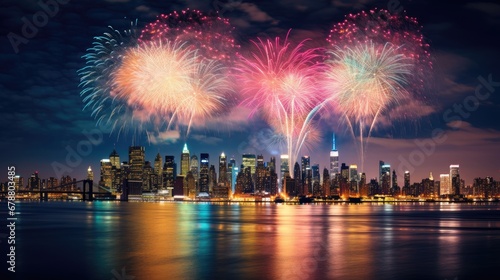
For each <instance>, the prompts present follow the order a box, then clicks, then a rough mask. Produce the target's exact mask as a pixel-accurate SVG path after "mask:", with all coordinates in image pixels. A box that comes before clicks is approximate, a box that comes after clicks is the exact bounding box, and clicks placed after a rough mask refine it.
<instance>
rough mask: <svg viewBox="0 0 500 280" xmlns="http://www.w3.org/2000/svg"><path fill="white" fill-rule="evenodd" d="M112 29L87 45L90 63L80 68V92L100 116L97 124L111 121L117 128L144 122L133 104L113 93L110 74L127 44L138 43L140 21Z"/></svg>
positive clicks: (93, 110) (93, 113) (87, 103)
mask: <svg viewBox="0 0 500 280" xmlns="http://www.w3.org/2000/svg"><path fill="white" fill-rule="evenodd" d="M109 29H110V32H106V33H104V34H103V35H102V36H98V37H95V38H94V40H95V41H94V42H93V47H92V48H89V49H87V54H85V55H84V56H83V58H84V59H85V60H86V66H85V67H83V68H81V69H80V70H79V71H78V74H79V75H80V76H81V77H80V81H81V82H80V85H79V86H80V87H82V88H83V89H82V91H81V93H80V95H81V96H82V98H83V102H84V103H85V107H84V109H85V108H89V109H91V110H92V113H91V115H92V116H93V117H95V118H96V119H97V124H98V125H99V124H109V123H111V124H112V126H113V129H115V128H119V129H120V130H121V129H123V128H127V127H134V125H135V124H138V125H140V126H142V122H135V121H134V118H133V117H132V116H133V110H132V108H130V107H128V106H127V104H126V103H122V102H117V101H115V100H114V99H113V98H112V97H111V96H110V91H111V84H112V79H111V78H110V76H111V75H112V73H113V71H114V70H115V69H116V67H117V65H118V61H119V60H120V59H121V58H122V56H123V52H124V51H125V50H127V48H129V47H131V46H134V44H135V42H136V39H137V32H136V30H137V24H136V23H132V26H131V28H130V29H128V30H126V31H124V32H123V33H122V32H119V31H118V30H115V29H113V28H112V27H109Z"/></svg>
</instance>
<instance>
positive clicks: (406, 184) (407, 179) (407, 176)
mask: <svg viewBox="0 0 500 280" xmlns="http://www.w3.org/2000/svg"><path fill="white" fill-rule="evenodd" d="M410 184H411V183H410V171H408V170H406V171H405V179H404V187H405V188H409V187H410Z"/></svg>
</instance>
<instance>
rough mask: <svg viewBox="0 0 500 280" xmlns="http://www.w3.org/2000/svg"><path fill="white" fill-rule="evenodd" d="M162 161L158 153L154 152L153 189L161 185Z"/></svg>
mask: <svg viewBox="0 0 500 280" xmlns="http://www.w3.org/2000/svg"><path fill="white" fill-rule="evenodd" d="M162 166H163V161H162V158H161V155H160V153H158V154H156V157H155V163H154V176H153V182H152V184H153V186H152V187H153V189H160V188H161V187H162V186H163V176H162V174H163V169H162Z"/></svg>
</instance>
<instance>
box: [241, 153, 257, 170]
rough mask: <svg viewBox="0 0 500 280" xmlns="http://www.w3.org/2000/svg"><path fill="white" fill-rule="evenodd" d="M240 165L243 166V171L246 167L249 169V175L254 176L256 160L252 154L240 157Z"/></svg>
mask: <svg viewBox="0 0 500 280" xmlns="http://www.w3.org/2000/svg"><path fill="white" fill-rule="evenodd" d="M242 159H243V161H242V164H243V170H244V169H245V168H247V167H250V173H251V174H252V175H253V174H255V168H256V158H255V155H254V154H243V156H242Z"/></svg>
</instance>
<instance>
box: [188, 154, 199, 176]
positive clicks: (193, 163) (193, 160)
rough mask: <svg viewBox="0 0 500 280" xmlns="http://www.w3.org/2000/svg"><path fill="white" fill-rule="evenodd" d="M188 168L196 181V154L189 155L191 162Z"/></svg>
mask: <svg viewBox="0 0 500 280" xmlns="http://www.w3.org/2000/svg"><path fill="white" fill-rule="evenodd" d="M189 169H190V170H191V173H193V177H194V180H195V181H196V182H198V179H199V170H198V169H199V162H198V157H197V156H196V155H192V156H191V162H190V166H189Z"/></svg>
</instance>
